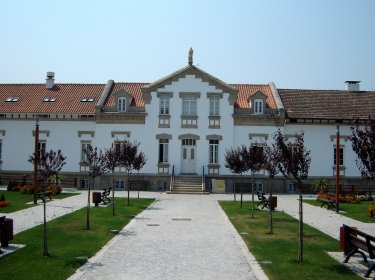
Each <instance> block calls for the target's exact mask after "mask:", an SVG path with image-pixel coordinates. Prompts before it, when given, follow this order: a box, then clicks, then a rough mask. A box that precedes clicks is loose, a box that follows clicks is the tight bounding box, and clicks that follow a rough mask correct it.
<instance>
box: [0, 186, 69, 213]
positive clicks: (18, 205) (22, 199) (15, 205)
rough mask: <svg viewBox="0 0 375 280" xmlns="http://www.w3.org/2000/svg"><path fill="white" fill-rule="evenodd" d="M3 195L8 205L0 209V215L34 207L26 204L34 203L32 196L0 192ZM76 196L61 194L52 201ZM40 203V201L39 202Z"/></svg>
mask: <svg viewBox="0 0 375 280" xmlns="http://www.w3.org/2000/svg"><path fill="white" fill-rule="evenodd" d="M2 194H4V196H5V200H6V201H9V202H10V204H9V205H8V206H5V207H0V213H13V212H16V211H19V210H23V209H26V208H30V207H34V206H35V204H26V203H28V202H32V201H34V197H33V195H32V194H22V193H20V192H10V191H0V196H1V195H2ZM72 195H76V194H70V193H69V194H68V193H61V194H59V195H55V196H53V197H52V199H63V198H66V197H69V196H72ZM39 202H40V200H39Z"/></svg>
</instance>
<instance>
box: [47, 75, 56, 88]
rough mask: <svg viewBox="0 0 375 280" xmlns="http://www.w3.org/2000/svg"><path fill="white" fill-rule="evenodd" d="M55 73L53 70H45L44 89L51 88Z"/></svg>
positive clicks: (53, 83) (53, 84)
mask: <svg viewBox="0 0 375 280" xmlns="http://www.w3.org/2000/svg"><path fill="white" fill-rule="evenodd" d="M54 78H55V73H54V72H47V78H46V89H53V87H54V86H55V79H54Z"/></svg>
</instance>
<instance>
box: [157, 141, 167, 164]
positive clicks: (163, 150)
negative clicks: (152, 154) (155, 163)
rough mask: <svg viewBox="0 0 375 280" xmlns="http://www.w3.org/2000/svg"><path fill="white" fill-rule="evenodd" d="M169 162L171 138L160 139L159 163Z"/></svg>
mask: <svg viewBox="0 0 375 280" xmlns="http://www.w3.org/2000/svg"><path fill="white" fill-rule="evenodd" d="M168 162H169V139H159V163H168Z"/></svg>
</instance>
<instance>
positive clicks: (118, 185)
mask: <svg viewBox="0 0 375 280" xmlns="http://www.w3.org/2000/svg"><path fill="white" fill-rule="evenodd" d="M115 189H116V190H125V181H124V180H123V179H121V178H116V179H115Z"/></svg>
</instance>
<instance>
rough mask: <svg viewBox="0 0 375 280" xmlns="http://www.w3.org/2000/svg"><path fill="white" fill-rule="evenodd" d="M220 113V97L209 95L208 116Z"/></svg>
mask: <svg viewBox="0 0 375 280" xmlns="http://www.w3.org/2000/svg"><path fill="white" fill-rule="evenodd" d="M219 115H220V97H219V96H210V116H219Z"/></svg>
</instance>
